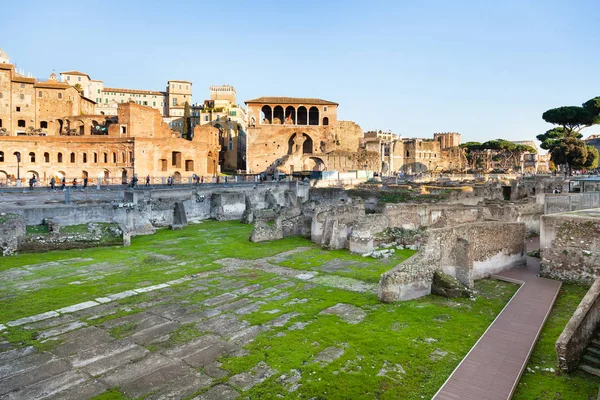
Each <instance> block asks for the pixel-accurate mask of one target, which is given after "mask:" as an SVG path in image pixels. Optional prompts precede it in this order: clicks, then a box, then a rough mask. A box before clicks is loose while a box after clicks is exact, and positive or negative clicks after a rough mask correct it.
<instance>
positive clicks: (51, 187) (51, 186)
mask: <svg viewBox="0 0 600 400" xmlns="http://www.w3.org/2000/svg"><path fill="white" fill-rule="evenodd" d="M50 190H52V191H54V190H56V179H54V177H52V179H50Z"/></svg>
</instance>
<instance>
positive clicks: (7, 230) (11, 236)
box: [0, 212, 26, 256]
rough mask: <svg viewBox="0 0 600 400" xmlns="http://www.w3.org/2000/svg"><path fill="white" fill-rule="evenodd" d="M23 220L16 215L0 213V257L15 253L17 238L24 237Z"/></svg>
mask: <svg viewBox="0 0 600 400" xmlns="http://www.w3.org/2000/svg"><path fill="white" fill-rule="evenodd" d="M25 228H26V227H25V219H24V218H23V217H22V216H20V215H18V214H9V213H4V212H3V213H0V256H10V255H13V254H14V253H15V252H16V251H17V247H18V245H19V238H20V237H22V236H25Z"/></svg>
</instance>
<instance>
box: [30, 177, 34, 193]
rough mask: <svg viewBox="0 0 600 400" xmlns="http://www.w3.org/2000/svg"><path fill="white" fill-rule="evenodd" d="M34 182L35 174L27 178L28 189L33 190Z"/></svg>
mask: <svg viewBox="0 0 600 400" xmlns="http://www.w3.org/2000/svg"><path fill="white" fill-rule="evenodd" d="M34 184H35V175H33V176H32V177H31V178H30V179H29V191H30V192H31V191H33V185H34Z"/></svg>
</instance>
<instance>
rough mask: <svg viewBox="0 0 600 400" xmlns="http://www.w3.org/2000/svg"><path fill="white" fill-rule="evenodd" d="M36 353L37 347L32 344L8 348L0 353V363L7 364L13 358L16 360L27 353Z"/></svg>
mask: <svg viewBox="0 0 600 400" xmlns="http://www.w3.org/2000/svg"><path fill="white" fill-rule="evenodd" d="M34 353H38V351H37V349H36V348H35V347H33V346H28V347H22V348H20V349H14V350H9V351H5V352H2V353H0V365H3V364H7V363H9V362H11V361H13V360H17V359H19V358H21V357H25V356H28V355H29V354H34Z"/></svg>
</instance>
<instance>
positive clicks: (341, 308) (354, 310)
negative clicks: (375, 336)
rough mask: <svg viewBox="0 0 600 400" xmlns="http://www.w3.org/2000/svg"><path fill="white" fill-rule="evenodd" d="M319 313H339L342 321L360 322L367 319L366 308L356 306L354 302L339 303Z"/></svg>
mask: <svg viewBox="0 0 600 400" xmlns="http://www.w3.org/2000/svg"><path fill="white" fill-rule="evenodd" d="M319 314H331V315H337V316H338V317H340V318H341V319H342V321H345V322H347V323H349V324H358V323H359V322H361V321H362V320H363V319H365V316H366V315H367V313H366V312H365V310H363V309H362V308H360V307H356V306H354V305H352V304H344V303H338V304H336V305H335V306H332V307H329V308H326V309H324V310H323V311H321V312H320V313H319Z"/></svg>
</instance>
